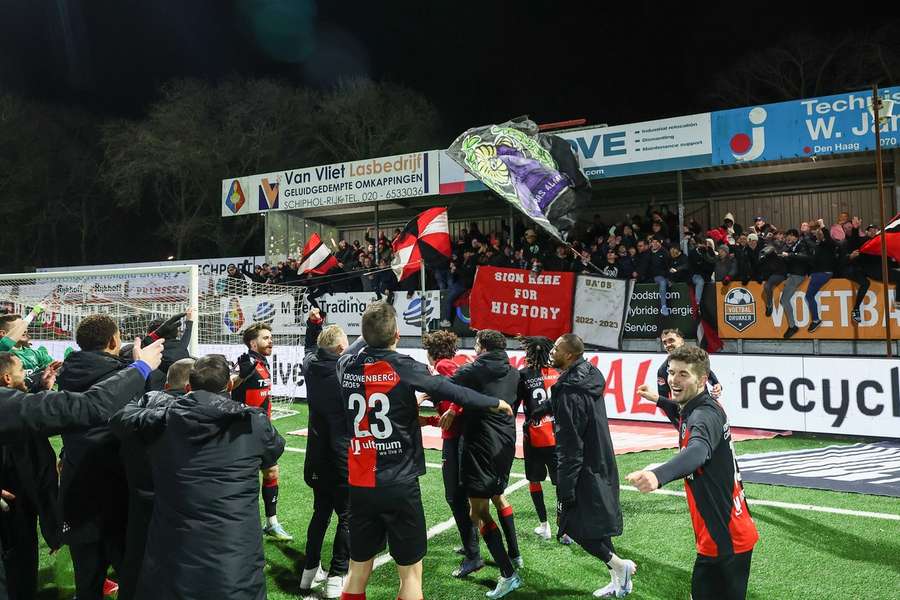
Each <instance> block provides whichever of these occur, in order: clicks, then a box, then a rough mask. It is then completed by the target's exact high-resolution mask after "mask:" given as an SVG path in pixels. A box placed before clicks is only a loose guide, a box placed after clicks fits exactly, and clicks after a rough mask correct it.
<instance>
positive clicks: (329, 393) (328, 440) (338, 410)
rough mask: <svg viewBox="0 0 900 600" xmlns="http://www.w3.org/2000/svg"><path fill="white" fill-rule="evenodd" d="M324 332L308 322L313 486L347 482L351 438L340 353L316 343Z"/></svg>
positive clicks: (308, 476)
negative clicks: (342, 390)
mask: <svg viewBox="0 0 900 600" xmlns="http://www.w3.org/2000/svg"><path fill="white" fill-rule="evenodd" d="M321 331H322V325H321V324H318V325H317V324H315V323H313V322H311V321H307V322H306V342H305V344H304V345H305V351H306V354H305V355H304V356H303V376H304V378H305V380H306V397H307V402H308V403H309V437H308V438H307V441H306V458H305V460H304V463H303V478H304V480H305V481H306V484H307V485H308V486H310V487H318V486H320V485H321V486H334V485H347V476H348V472H347V448H349V446H350V437H351V436H350V428H349V427H348V423H347V416H346V409H345V408H344V400H343V397H342V396H341V386H340V382H339V381H338V378H337V361H338V358H340V356H339V355H337V354H335V353H334V352H330V351H328V350H326V349H325V348H319V347H318V346H317V345H316V340H317V339H318V337H319V333H321Z"/></svg>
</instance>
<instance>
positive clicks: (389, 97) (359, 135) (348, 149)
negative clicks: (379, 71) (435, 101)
mask: <svg viewBox="0 0 900 600" xmlns="http://www.w3.org/2000/svg"><path fill="white" fill-rule="evenodd" d="M317 116H318V118H317V126H316V141H317V142H318V147H319V151H320V153H321V156H322V159H323V161H324V162H342V161H347V160H356V159H360V158H369V157H375V156H390V155H393V154H403V153H405V152H412V151H416V150H426V149H430V148H434V147H436V146H437V145H438V143H439V137H438V135H437V131H438V113H437V110H436V109H435V108H434V106H433V105H432V104H431V103H430V102H429V101H428V100H427V99H426V98H425V97H424V96H422V95H421V94H419V93H417V92H415V91H413V90H411V89H409V88H406V87H403V86H401V85H396V84H392V83H376V82H372V81H369V80H366V79H350V80H346V81H342V82H341V83H340V84H339V85H338V86H337V87H336V88H335V89H333V90H332V91H330V92H329V93H327V94H325V96H324V98H323V99H322V103H321V109H320V111H319V112H318V115H317Z"/></svg>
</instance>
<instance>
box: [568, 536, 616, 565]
mask: <svg viewBox="0 0 900 600" xmlns="http://www.w3.org/2000/svg"><path fill="white" fill-rule="evenodd" d="M575 542H576V543H577V544H578V545H579V546H581V547H582V548H584V550H585V552H587V553H588V554H590V555H591V556H593V557H595V558H599V559H600V560H602V561H603V562H604V563H608V562H609V561H610V560H612V555H613V554H614V553H615V551H616V549H615V547H614V546H613V543H612V538H608V537H604V538H594V539H576V540H575Z"/></svg>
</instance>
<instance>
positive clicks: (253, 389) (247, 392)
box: [231, 350, 272, 419]
mask: <svg viewBox="0 0 900 600" xmlns="http://www.w3.org/2000/svg"><path fill="white" fill-rule="evenodd" d="M248 362H249V363H250V365H251V366H252V370H251V371H250V375H249V376H248V377H247V378H246V379H244V380H243V381H242V382H241V384H240V385H239V386H237V387H236V388H234V389H233V390H232V391H231V399H232V400H234V401H235V402H240V403H241V404H246V405H247V406H255V407H257V408H262V409H263V410H265V411H266V415H268V417H269V418H270V419H271V418H272V402H271V399H270V396H271V394H272V376H271V375H270V374H269V361H267V360H266V357H265V356H263V355H262V354H259V353H258V352H254V351H253V350H250V351H249V352H248V353H247V354H242V355H241V356H240V357H239V358H238V365H240V364H241V363H248ZM242 372H243V368H242Z"/></svg>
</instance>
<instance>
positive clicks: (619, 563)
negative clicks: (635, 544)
mask: <svg viewBox="0 0 900 600" xmlns="http://www.w3.org/2000/svg"><path fill="white" fill-rule="evenodd" d="M606 566H608V567H609V568H610V569H615V570H616V571H622V570H623V569H624V568H625V561H624V560H622V559H621V558H619V557H618V556H617V555H616V554H613V555H612V557H611V558H610V559H609V562H608V563H606Z"/></svg>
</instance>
